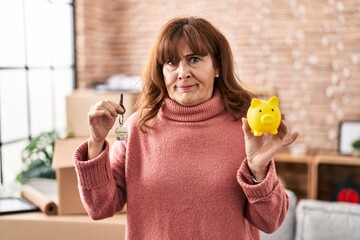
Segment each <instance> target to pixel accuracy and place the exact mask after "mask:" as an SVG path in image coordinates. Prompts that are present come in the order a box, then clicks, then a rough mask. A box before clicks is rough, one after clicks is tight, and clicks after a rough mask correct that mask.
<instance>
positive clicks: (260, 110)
mask: <svg viewBox="0 0 360 240" xmlns="http://www.w3.org/2000/svg"><path fill="white" fill-rule="evenodd" d="M247 121H248V123H249V126H250V128H251V132H252V133H253V134H254V136H262V135H263V133H265V132H269V133H271V134H277V133H278V130H277V129H278V127H279V126H280V122H281V112H280V109H279V99H278V98H277V97H276V96H273V97H271V98H270V99H269V100H268V101H264V100H259V99H257V98H253V99H252V100H251V106H250V107H249V109H248V111H247Z"/></svg>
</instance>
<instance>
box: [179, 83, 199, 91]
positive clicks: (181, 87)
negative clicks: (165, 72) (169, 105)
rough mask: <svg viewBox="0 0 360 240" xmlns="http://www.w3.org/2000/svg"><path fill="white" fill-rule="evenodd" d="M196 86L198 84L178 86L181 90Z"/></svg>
mask: <svg viewBox="0 0 360 240" xmlns="http://www.w3.org/2000/svg"><path fill="white" fill-rule="evenodd" d="M195 86H196V84H192V85H184V86H177V88H178V89H180V90H183V91H189V90H191V89H192V88H194V87H195Z"/></svg>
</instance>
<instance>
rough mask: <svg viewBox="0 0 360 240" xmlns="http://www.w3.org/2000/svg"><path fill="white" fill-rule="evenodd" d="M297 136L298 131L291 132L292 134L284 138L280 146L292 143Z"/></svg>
mask: <svg viewBox="0 0 360 240" xmlns="http://www.w3.org/2000/svg"><path fill="white" fill-rule="evenodd" d="M298 136H299V132H297V131H296V132H293V133H292V134H291V136H290V137H288V138H285V139H284V140H283V141H282V144H281V145H282V146H283V147H286V146H289V145H290V144H292V143H293V142H294V141H295V140H296V139H297V138H298Z"/></svg>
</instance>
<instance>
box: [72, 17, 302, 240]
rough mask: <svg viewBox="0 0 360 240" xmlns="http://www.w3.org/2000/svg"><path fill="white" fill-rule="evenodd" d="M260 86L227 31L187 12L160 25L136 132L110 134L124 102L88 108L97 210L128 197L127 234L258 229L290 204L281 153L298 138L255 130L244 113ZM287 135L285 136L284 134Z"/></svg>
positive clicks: (80, 170) (82, 175)
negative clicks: (246, 82)
mask: <svg viewBox="0 0 360 240" xmlns="http://www.w3.org/2000/svg"><path fill="white" fill-rule="evenodd" d="M251 98H252V95H251V94H250V93H249V92H247V91H246V90H244V89H243V88H242V87H241V86H240V85H239V81H238V79H237V77H236V75H235V73H234V61H233V57H232V53H231V49H230V46H229V43H228V41H227V40H226V39H225V37H224V36H223V35H222V34H221V33H220V32H219V31H218V30H217V29H216V28H214V27H213V26H212V25H211V24H210V23H209V22H208V21H206V20H204V19H201V18H195V17H189V18H176V19H173V20H171V21H169V22H168V23H167V24H166V25H165V26H164V27H163V29H162V30H161V32H160V34H159V37H158V39H157V41H156V42H155V45H154V46H153V49H152V52H151V54H150V57H149V60H148V64H147V66H146V68H145V72H144V76H143V90H142V93H141V98H140V100H139V108H138V111H137V112H136V113H135V114H133V115H132V116H131V117H129V119H128V120H127V121H126V124H125V126H126V128H127V130H128V139H127V140H126V141H117V142H115V143H114V144H113V145H112V146H111V149H110V146H109V143H108V142H107V141H106V140H105V137H106V136H107V134H108V132H109V131H110V129H111V128H112V126H113V125H114V123H115V120H116V117H117V115H118V114H119V113H122V112H123V109H122V108H121V107H120V106H119V105H118V104H117V103H114V102H110V101H101V102H99V103H97V104H96V105H94V106H93V108H92V109H91V110H90V112H89V128H90V138H89V140H88V141H87V142H85V143H83V144H82V145H81V146H79V148H78V149H77V150H76V152H75V154H74V161H75V165H76V171H77V175H78V181H79V190H80V194H81V198H82V201H83V204H84V207H85V208H86V210H87V212H88V213H89V215H90V216H91V217H92V218H93V219H102V218H106V217H110V216H113V215H114V214H116V213H117V212H119V211H120V210H121V209H122V208H123V207H124V204H125V203H127V218H128V224H127V239H130V240H133V239H227V240H231V239H259V229H260V230H262V231H265V232H272V231H274V230H276V229H277V228H278V227H279V226H280V224H281V223H282V221H283V219H284V217H285V215H286V212H287V208H288V199H287V196H286V193H285V191H284V188H283V186H282V185H281V183H280V182H279V180H278V178H277V176H276V173H275V165H274V161H273V157H274V154H275V153H276V152H277V151H279V150H280V149H281V148H283V147H284V146H287V145H289V144H291V143H292V142H293V141H294V140H295V139H296V138H297V135H298V134H297V133H294V134H288V130H287V126H286V123H285V121H282V123H281V125H280V127H279V133H278V134H277V135H269V134H264V135H263V136H261V137H254V136H253V135H252V134H251V132H250V128H249V125H248V123H247V121H246V119H245V118H244V116H245V115H246V110H247V108H248V107H249V105H250V101H251ZM285 136H287V137H286V138H285Z"/></svg>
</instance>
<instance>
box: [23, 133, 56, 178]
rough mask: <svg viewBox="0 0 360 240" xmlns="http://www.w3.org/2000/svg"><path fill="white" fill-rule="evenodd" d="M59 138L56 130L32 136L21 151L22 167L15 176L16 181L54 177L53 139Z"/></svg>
mask: <svg viewBox="0 0 360 240" xmlns="http://www.w3.org/2000/svg"><path fill="white" fill-rule="evenodd" d="M58 138H59V134H58V133H57V132H56V131H51V132H44V133H41V134H40V135H38V136H36V137H34V138H32V139H31V140H30V142H29V144H28V145H27V146H26V147H25V149H24V150H23V151H22V157H21V160H22V162H23V167H22V169H21V171H20V172H19V173H18V175H17V176H16V181H18V182H20V183H22V184H23V183H25V182H27V181H28V180H29V179H31V178H51V179H55V177H56V175H55V170H54V168H53V167H52V159H53V152H54V145H55V140H56V139H58Z"/></svg>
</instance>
